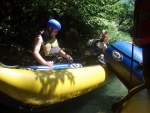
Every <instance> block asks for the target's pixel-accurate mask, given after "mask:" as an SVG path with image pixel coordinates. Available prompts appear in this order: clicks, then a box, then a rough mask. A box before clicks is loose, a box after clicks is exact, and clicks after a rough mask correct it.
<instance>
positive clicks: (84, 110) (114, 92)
mask: <svg viewBox="0 0 150 113" xmlns="http://www.w3.org/2000/svg"><path fill="white" fill-rule="evenodd" d="M107 79H108V80H107V82H106V83H105V84H104V85H103V86H101V87H99V88H97V89H95V90H93V91H91V92H89V93H87V94H84V95H82V96H80V97H77V98H74V99H71V100H68V101H66V102H63V103H61V104H59V105H57V106H55V107H53V108H51V109H49V110H46V111H42V112H38V113H111V105H112V104H113V103H115V102H118V101H119V100H120V99H121V98H122V97H124V96H125V95H126V94H127V92H128V90H127V89H126V87H125V86H124V85H123V84H122V83H121V81H120V80H119V79H118V78H117V77H116V76H115V75H114V74H111V76H110V75H109V78H107ZM0 113H26V112H23V111H16V110H14V109H11V108H8V107H7V106H4V105H1V106H0Z"/></svg>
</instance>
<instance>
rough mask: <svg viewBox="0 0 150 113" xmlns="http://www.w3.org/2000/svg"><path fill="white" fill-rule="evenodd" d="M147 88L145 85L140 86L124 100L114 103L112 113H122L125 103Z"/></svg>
mask: <svg viewBox="0 0 150 113" xmlns="http://www.w3.org/2000/svg"><path fill="white" fill-rule="evenodd" d="M144 88H146V85H145V84H142V85H139V86H137V87H136V88H133V89H132V90H131V91H130V92H129V93H128V94H127V95H126V96H125V97H124V98H123V99H121V100H120V101H119V102H117V103H114V104H113V105H112V108H111V113H120V112H121V110H122V106H123V103H124V102H125V101H127V100H128V99H130V98H131V97H132V96H133V95H134V94H136V93H137V92H139V91H141V90H142V89H144Z"/></svg>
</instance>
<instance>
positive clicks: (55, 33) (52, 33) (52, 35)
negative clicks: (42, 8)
mask: <svg viewBox="0 0 150 113" xmlns="http://www.w3.org/2000/svg"><path fill="white" fill-rule="evenodd" d="M51 30H52V28H51V27H50V28H49V31H48V32H49V35H51V37H54V36H56V35H57V34H58V30H56V29H53V30H52V32H50V31H51Z"/></svg>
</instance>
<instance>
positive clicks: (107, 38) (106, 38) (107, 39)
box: [104, 35, 109, 43]
mask: <svg viewBox="0 0 150 113" xmlns="http://www.w3.org/2000/svg"><path fill="white" fill-rule="evenodd" d="M108 41H109V36H108V35H106V36H105V39H104V42H105V43H107V42H108Z"/></svg>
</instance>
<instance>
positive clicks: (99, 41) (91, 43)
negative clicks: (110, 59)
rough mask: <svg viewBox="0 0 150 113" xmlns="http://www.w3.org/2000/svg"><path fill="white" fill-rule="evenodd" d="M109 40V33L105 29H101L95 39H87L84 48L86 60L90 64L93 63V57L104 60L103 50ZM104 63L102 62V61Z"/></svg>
mask: <svg viewBox="0 0 150 113" xmlns="http://www.w3.org/2000/svg"><path fill="white" fill-rule="evenodd" d="M108 41H109V35H108V32H107V31H106V30H102V31H101V32H100V34H99V36H98V38H96V39H89V40H88V42H87V47H86V50H85V55H86V56H87V59H86V61H87V62H90V63H91V64H93V63H94V61H93V59H94V60H95V59H97V58H99V59H100V60H101V61H102V62H103V61H104V52H105V50H106V49H107V42H108ZM103 63H104V62H103Z"/></svg>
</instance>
